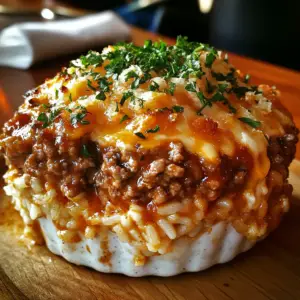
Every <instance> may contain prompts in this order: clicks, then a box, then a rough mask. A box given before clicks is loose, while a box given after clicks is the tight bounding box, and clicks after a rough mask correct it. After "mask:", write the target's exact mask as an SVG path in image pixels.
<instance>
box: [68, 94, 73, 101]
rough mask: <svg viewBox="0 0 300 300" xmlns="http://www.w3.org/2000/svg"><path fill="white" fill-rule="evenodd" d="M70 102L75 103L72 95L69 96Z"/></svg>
mask: <svg viewBox="0 0 300 300" xmlns="http://www.w3.org/2000/svg"><path fill="white" fill-rule="evenodd" d="M69 101H70V102H72V101H73V99H72V94H71V93H70V94H69Z"/></svg>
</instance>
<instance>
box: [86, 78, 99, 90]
mask: <svg viewBox="0 0 300 300" xmlns="http://www.w3.org/2000/svg"><path fill="white" fill-rule="evenodd" d="M87 86H88V87H89V89H91V90H92V91H96V90H97V89H96V88H95V87H94V86H93V85H92V82H91V81H90V80H89V79H88V80H87Z"/></svg>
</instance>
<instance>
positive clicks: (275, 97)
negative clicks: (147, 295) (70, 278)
mask: <svg viewBox="0 0 300 300" xmlns="http://www.w3.org/2000/svg"><path fill="white" fill-rule="evenodd" d="M297 135H298V130H297V128H296V127H295V125H294V123H293V120H292V117H291V114H290V113H289V112H288V111H287V110H286V109H285V108H284V107H283V106H282V104H281V102H280V93H279V91H278V90H277V89H276V88H275V87H270V86H267V85H259V86H256V85H253V84H252V83H251V80H250V76H249V75H247V74H246V75H244V74H242V73H241V72H240V71H239V70H236V69H235V68H234V66H232V65H231V64H230V63H229V62H228V57H227V55H226V54H225V55H224V54H223V53H221V52H219V51H217V50H216V49H214V48H213V47H210V46H208V45H204V44H201V43H196V42H188V41H187V39H185V38H183V37H179V38H178V39H177V42H176V44H175V45H174V46H167V45H166V44H165V43H163V42H158V43H152V42H151V41H146V42H145V45H144V46H143V47H137V46H135V45H132V44H118V45H115V46H109V47H107V48H105V49H104V50H103V52H102V53H101V54H100V53H98V52H94V51H90V52H89V53H88V54H87V55H85V56H81V57H80V58H79V59H77V60H74V61H72V62H71V63H70V66H69V67H68V68H63V69H62V71H61V72H60V73H58V74H57V75H56V76H55V77H54V78H52V79H48V80H46V81H45V83H44V84H42V85H40V86H39V87H37V88H36V89H34V90H32V91H29V92H28V93H27V94H26V95H25V102H24V104H23V105H21V106H20V108H19V109H18V111H17V112H16V114H15V115H14V117H13V118H12V119H11V120H9V121H8V122H7V123H6V124H5V126H4V128H3V134H2V136H1V141H0V145H1V151H2V153H3V154H4V157H5V159H6V164H7V167H8V171H7V172H6V174H5V181H6V184H7V185H6V187H5V191H6V193H7V194H8V195H10V196H12V203H13V205H14V207H15V208H16V209H17V210H18V211H20V214H21V216H22V218H23V220H24V224H25V235H27V236H28V237H34V236H35V235H36V234H37V231H38V228H39V229H40V230H41V232H42V234H43V236H44V238H45V241H46V244H47V246H48V248H49V249H50V251H52V252H54V253H55V254H58V255H61V256H63V257H64V258H66V259H67V260H69V261H70V262H73V263H76V264H82V265H86V266H89V267H92V268H94V269H96V270H98V271H101V272H113V273H123V274H126V275H129V276H144V275H159V276H171V275H175V274H178V273H181V272H186V271H199V270H203V269H205V268H208V267H210V266H211V265H214V264H216V263H223V262H226V261H229V260H231V259H232V258H233V257H235V256H236V255H237V254H238V253H240V252H243V251H246V250H248V249H249V248H251V246H253V245H254V244H255V243H256V242H257V241H258V240H261V239H262V238H265V237H266V236H267V235H268V233H269V232H270V231H271V230H273V229H274V228H276V227H277V226H278V224H279V223H280V220H281V217H282V216H283V215H284V213H286V212H287V211H288V209H289V201H290V197H291V193H292V187H291V185H290V184H289V183H288V181H287V178H288V166H289V164H290V163H291V161H292V160H293V158H294V155H295V149H296V143H297V141H298V138H297Z"/></svg>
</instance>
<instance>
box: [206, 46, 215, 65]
mask: <svg viewBox="0 0 300 300" xmlns="http://www.w3.org/2000/svg"><path fill="white" fill-rule="evenodd" d="M217 54H218V52H217V50H216V49H214V48H212V49H211V50H210V52H209V53H208V54H207V55H206V59H205V66H206V67H207V68H210V67H211V66H212V64H213V62H214V61H215V59H216V58H217Z"/></svg>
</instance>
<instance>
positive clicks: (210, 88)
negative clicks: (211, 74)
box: [206, 78, 216, 94]
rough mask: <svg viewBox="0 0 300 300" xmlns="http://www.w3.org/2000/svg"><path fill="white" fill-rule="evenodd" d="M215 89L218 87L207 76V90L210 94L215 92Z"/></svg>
mask: <svg viewBox="0 0 300 300" xmlns="http://www.w3.org/2000/svg"><path fill="white" fill-rule="evenodd" d="M215 89H216V87H215V86H214V85H212V84H211V83H210V82H209V81H208V80H207V78H206V92H207V93H208V94H211V93H213V92H214V90H215Z"/></svg>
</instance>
